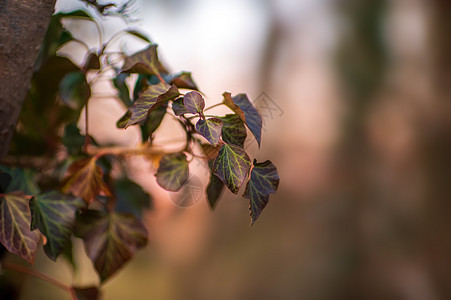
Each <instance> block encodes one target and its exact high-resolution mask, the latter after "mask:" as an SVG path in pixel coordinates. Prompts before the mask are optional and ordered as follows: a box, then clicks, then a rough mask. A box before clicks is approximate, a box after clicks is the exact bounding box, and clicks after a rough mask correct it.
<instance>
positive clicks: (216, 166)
mask: <svg viewBox="0 0 451 300" xmlns="http://www.w3.org/2000/svg"><path fill="white" fill-rule="evenodd" d="M250 167H251V160H250V158H249V156H248V155H247V153H246V152H245V151H244V149H243V148H241V147H238V146H235V145H229V144H224V145H222V147H221V149H219V154H218V157H216V159H215V161H214V162H213V169H212V171H213V173H214V174H215V175H216V176H218V177H219V178H220V179H221V180H222V182H224V183H225V184H226V185H227V187H228V188H229V190H230V191H232V193H234V194H237V193H238V190H239V189H240V187H241V185H242V184H243V182H244V180H245V179H246V176H247V174H248V172H249V168H250Z"/></svg>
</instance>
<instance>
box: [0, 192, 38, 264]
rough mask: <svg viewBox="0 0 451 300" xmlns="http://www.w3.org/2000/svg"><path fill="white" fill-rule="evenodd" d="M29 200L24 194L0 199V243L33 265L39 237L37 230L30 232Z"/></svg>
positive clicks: (6, 195)
mask: <svg viewBox="0 0 451 300" xmlns="http://www.w3.org/2000/svg"><path fill="white" fill-rule="evenodd" d="M30 198H31V196H27V195H25V194H24V193H14V194H12V193H11V194H4V195H3V197H0V216H1V218H0V242H1V243H2V244H3V246H5V248H6V249H7V250H8V251H9V252H11V253H14V254H16V255H18V256H20V257H22V258H23V259H25V260H26V261H28V262H29V263H30V264H33V262H34V258H35V256H36V250H37V248H38V245H39V239H40V237H41V235H40V233H39V231H38V230H34V231H31V230H30V222H31V214H30V209H29V207H28V202H29V199H30Z"/></svg>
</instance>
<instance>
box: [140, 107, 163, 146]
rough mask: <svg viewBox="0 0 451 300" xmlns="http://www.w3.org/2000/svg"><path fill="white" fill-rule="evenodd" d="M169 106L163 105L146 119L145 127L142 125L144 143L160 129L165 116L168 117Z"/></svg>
mask: <svg viewBox="0 0 451 300" xmlns="http://www.w3.org/2000/svg"><path fill="white" fill-rule="evenodd" d="M166 110H167V105H166V104H163V105H161V106H159V107H158V108H157V109H155V110H154V111H153V112H152V113H151V114H150V115H149V116H148V117H147V119H146V121H145V122H144V124H143V125H141V137H142V141H143V142H145V141H147V139H148V138H149V137H151V136H152V134H153V133H154V132H155V130H157V129H158V127H159V126H160V124H161V122H162V121H163V118H164V116H165V115H166Z"/></svg>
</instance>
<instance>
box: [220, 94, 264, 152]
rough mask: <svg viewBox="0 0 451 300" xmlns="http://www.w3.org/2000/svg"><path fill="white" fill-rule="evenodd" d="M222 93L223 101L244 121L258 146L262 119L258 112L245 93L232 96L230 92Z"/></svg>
mask: <svg viewBox="0 0 451 300" xmlns="http://www.w3.org/2000/svg"><path fill="white" fill-rule="evenodd" d="M222 95H223V96H224V101H223V103H224V104H225V105H227V106H228V107H230V109H232V110H233V111H234V112H235V113H236V114H238V116H240V118H241V120H243V122H244V123H246V125H247V127H248V128H249V130H250V131H251V132H252V134H253V135H254V137H255V139H256V140H257V143H258V147H260V143H261V138H262V124H263V120H262V117H261V115H260V113H259V112H258V111H257V109H256V108H255V107H254V106H253V105H252V103H251V101H249V98H248V97H247V95H246V94H238V95H236V96H235V97H232V96H231V94H230V93H224V94H222Z"/></svg>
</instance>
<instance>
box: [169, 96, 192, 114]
mask: <svg viewBox="0 0 451 300" xmlns="http://www.w3.org/2000/svg"><path fill="white" fill-rule="evenodd" d="M172 110H173V111H174V114H175V115H176V116H181V115H183V114H187V113H189V111H188V110H187V109H186V107H185V105H184V104H183V97H180V98H178V99H176V100H174V101H173V102H172Z"/></svg>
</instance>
